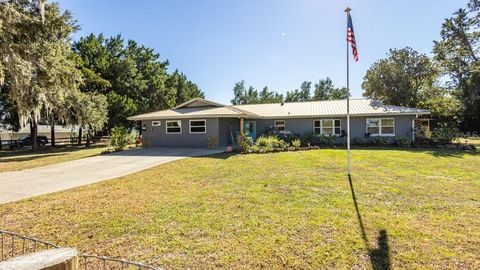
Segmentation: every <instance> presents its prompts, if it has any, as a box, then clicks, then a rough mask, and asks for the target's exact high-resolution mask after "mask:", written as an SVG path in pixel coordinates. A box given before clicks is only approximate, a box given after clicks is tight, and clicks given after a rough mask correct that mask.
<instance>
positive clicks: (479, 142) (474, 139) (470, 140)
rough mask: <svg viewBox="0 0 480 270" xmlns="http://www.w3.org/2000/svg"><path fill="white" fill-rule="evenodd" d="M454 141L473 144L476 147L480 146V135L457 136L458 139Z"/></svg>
mask: <svg viewBox="0 0 480 270" xmlns="http://www.w3.org/2000/svg"><path fill="white" fill-rule="evenodd" d="M455 142H457V143H467V144H473V145H475V147H477V148H479V147H480V137H470V138H459V139H457V140H455Z"/></svg>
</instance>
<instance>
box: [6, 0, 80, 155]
mask: <svg viewBox="0 0 480 270" xmlns="http://www.w3.org/2000/svg"><path fill="white" fill-rule="evenodd" d="M36 4H37V3H33V2H30V1H15V0H11V1H5V2H2V3H0V7H1V9H2V12H0V16H1V17H0V21H2V24H1V30H0V32H1V34H2V35H1V42H0V52H1V53H0V57H1V59H0V63H1V64H0V69H1V70H2V71H1V72H0V83H3V82H4V78H5V77H6V76H7V77H8V78H10V82H11V83H10V84H8V87H9V88H10V89H9V91H8V93H9V98H10V100H11V101H12V102H13V103H14V104H15V106H16V110H17V113H18V116H19V122H20V124H21V125H22V126H24V125H25V124H26V123H29V124H30V130H31V136H32V148H36V142H37V140H36V135H37V123H38V120H39V119H40V118H41V116H42V115H41V113H42V111H45V112H47V113H52V112H55V111H59V110H60V107H61V106H62V100H63V99H64V97H65V95H67V94H68V93H69V92H70V91H75V90H76V87H77V85H78V81H79V77H78V76H76V75H77V73H76V69H75V68H74V66H75V65H74V64H72V61H73V60H72V58H71V52H70V45H69V41H70V35H71V34H72V33H73V32H74V31H75V30H76V29H77V26H76V24H75V22H74V20H73V18H72V16H71V14H70V13H69V12H68V11H65V12H61V11H60V9H59V7H58V5H57V4H50V5H44V3H43V2H42V3H41V5H42V6H43V7H44V9H45V12H44V14H42V15H44V16H45V18H46V20H45V21H42V20H40V16H39V14H38V13H39V12H40V11H39V9H38V7H37V5H36ZM42 9H43V8H42ZM42 17H43V16H42Z"/></svg>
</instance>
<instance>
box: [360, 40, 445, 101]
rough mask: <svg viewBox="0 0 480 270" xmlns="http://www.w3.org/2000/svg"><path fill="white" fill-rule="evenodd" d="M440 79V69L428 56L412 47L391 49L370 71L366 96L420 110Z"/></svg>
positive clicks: (364, 85)
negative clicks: (427, 95) (422, 103)
mask: <svg viewBox="0 0 480 270" xmlns="http://www.w3.org/2000/svg"><path fill="white" fill-rule="evenodd" d="M437 77H438V70H437V68H436V67H435V66H434V65H433V63H432V62H431V60H430V58H428V57H427V56H426V55H424V54H420V53H418V52H417V51H415V50H413V49H412V48H409V47H407V48H404V49H399V50H397V49H391V50H390V52H389V54H388V55H387V57H386V58H384V59H381V60H378V61H377V62H375V63H374V64H373V65H372V66H371V67H370V69H369V70H368V71H367V74H366V75H365V77H364V79H363V83H362V88H363V89H364V90H365V92H364V93H363V95H364V96H365V97H369V98H375V99H379V100H381V101H383V102H385V103H387V104H391V105H398V106H406V107H417V106H418V104H419V101H420V100H422V98H423V96H424V95H425V91H428V90H429V89H431V88H432V87H433V85H434V83H435V80H436V79H437Z"/></svg>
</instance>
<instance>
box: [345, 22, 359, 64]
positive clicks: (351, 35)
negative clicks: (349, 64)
mask: <svg viewBox="0 0 480 270" xmlns="http://www.w3.org/2000/svg"><path fill="white" fill-rule="evenodd" d="M347 41H348V42H349V43H350V44H352V53H353V59H355V61H358V51H357V43H356V42H355V33H354V32H353V23H352V16H350V13H348V26H347Z"/></svg>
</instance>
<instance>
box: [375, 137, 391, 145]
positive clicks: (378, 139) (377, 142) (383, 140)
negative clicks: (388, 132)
mask: <svg viewBox="0 0 480 270" xmlns="http://www.w3.org/2000/svg"><path fill="white" fill-rule="evenodd" d="M388 141H389V139H388V137H385V136H376V137H373V140H372V143H373V145H379V146H385V145H388Z"/></svg>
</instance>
